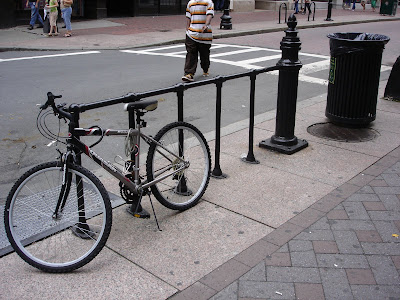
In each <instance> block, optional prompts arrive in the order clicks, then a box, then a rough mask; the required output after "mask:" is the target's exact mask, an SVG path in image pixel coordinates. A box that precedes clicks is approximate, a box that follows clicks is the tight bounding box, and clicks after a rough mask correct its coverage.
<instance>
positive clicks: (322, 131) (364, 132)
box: [307, 122, 380, 143]
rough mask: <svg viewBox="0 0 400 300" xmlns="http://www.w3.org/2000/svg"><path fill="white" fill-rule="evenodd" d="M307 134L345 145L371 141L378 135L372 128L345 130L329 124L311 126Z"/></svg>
mask: <svg viewBox="0 0 400 300" xmlns="http://www.w3.org/2000/svg"><path fill="white" fill-rule="evenodd" d="M307 132H308V133H309V134H312V135H313V136H316V137H319V138H323V139H327V140H333V141H338V142H345V143H360V142H366V141H371V140H373V139H375V138H376V137H378V136H379V135H380V134H379V132H378V131H376V130H374V129H372V128H346V127H341V126H338V125H335V124H332V123H329V122H328V123H317V124H314V125H311V126H309V127H308V128H307Z"/></svg>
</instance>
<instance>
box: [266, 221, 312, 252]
mask: <svg viewBox="0 0 400 300" xmlns="http://www.w3.org/2000/svg"><path fill="white" fill-rule="evenodd" d="M303 230H304V227H302V226H298V225H295V224H292V223H289V222H286V223H285V224H283V225H281V226H279V227H278V228H277V229H275V230H274V231H272V232H271V233H270V234H268V235H266V236H265V237H264V238H263V240H265V241H267V242H270V243H273V244H275V245H277V246H283V245H284V244H286V243H287V242H289V241H290V240H291V239H292V238H294V237H295V236H296V235H298V234H299V233H300V232H302V231H303Z"/></svg>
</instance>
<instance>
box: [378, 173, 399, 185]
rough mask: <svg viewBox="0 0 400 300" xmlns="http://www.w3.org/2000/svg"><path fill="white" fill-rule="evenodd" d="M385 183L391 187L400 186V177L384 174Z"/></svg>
mask: <svg viewBox="0 0 400 300" xmlns="http://www.w3.org/2000/svg"><path fill="white" fill-rule="evenodd" d="M381 176H382V177H383V179H384V180H385V182H386V183H387V184H388V185H389V186H400V177H399V175H397V174H382V175H381Z"/></svg>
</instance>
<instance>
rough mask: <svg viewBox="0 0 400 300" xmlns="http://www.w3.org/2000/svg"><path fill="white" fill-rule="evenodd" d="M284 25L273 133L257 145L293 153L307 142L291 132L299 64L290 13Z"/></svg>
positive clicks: (295, 22)
mask: <svg viewBox="0 0 400 300" xmlns="http://www.w3.org/2000/svg"><path fill="white" fill-rule="evenodd" d="M287 24H288V27H289V28H288V29H287V30H286V31H285V32H286V36H285V37H284V38H283V39H282V42H281V50H282V58H281V59H280V60H279V61H278V63H277V66H278V67H280V69H279V82H278V100H277V109H276V127H275V134H274V135H273V136H272V137H271V138H270V139H267V140H264V141H261V142H260V144H259V146H260V147H262V148H267V149H270V150H274V151H277V152H281V153H284V154H293V153H295V152H297V151H300V150H301V149H303V148H305V147H307V146H308V142H307V141H306V140H298V139H297V137H296V136H295V135H294V127H295V121H296V102H297V88H298V81H299V70H300V68H301V67H302V64H301V62H300V60H299V51H300V48H301V47H300V46H301V42H300V39H299V37H298V36H297V33H298V31H297V30H296V25H297V21H296V17H295V16H294V14H291V15H290V17H289V20H288V22H287Z"/></svg>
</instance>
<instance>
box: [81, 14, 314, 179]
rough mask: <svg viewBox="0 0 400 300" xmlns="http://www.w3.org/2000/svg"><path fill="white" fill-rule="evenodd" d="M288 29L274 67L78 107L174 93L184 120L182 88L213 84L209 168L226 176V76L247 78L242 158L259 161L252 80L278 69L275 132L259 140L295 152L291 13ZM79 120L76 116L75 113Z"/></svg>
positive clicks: (296, 45) (295, 47)
mask: <svg viewBox="0 0 400 300" xmlns="http://www.w3.org/2000/svg"><path fill="white" fill-rule="evenodd" d="M287 24H288V29H287V30H285V33H286V36H285V37H284V38H283V39H282V42H281V47H280V48H281V50H282V58H281V59H280V60H279V62H278V63H277V64H276V66H273V67H265V68H261V69H255V70H250V71H246V72H242V73H238V74H233V75H224V76H218V77H215V78H212V79H206V80H202V81H198V82H191V83H180V84H177V85H174V86H171V87H167V88H162V89H158V90H152V91H147V92H140V93H130V94H127V95H125V96H122V97H117V98H112V99H107V100H103V101H97V102H96V103H88V104H79V105H78V106H79V111H80V112H84V111H86V110H90V109H95V108H100V107H105V106H109V105H114V104H120V103H129V102H134V101H138V100H140V99H143V98H149V97H154V96H159V95H163V94H167V93H176V95H177V101H178V121H183V119H184V111H183V99H184V92H185V91H186V90H188V89H192V88H196V87H200V86H205V85H209V84H215V85H216V108H215V113H216V116H215V119H216V122H215V165H214V169H213V171H212V175H213V177H216V178H225V175H224V174H223V172H222V170H221V166H220V152H221V105H222V86H223V83H224V82H226V81H228V80H234V79H238V78H243V77H249V78H250V100H249V101H250V112H249V145H248V154H247V156H246V157H245V158H242V160H243V161H245V162H248V163H258V161H257V160H256V159H255V157H254V152H253V140H254V106H255V105H254V103H255V81H256V77H257V75H259V74H262V73H268V72H271V71H277V70H278V71H279V82H278V100H277V106H278V107H277V118H276V129H275V134H274V135H273V136H272V137H271V138H270V139H268V140H264V141H262V142H260V144H259V145H260V147H264V148H268V149H270V150H274V151H278V152H281V153H285V154H292V153H295V152H297V151H299V150H301V149H303V148H305V147H307V145H308V144H307V142H306V141H305V140H298V139H297V137H296V136H294V127H295V114H296V102H297V88H298V74H299V70H300V68H301V67H302V64H301V62H300V61H299V59H298V54H299V50H300V45H301V42H300V39H299V38H298V36H297V33H298V31H297V30H296V25H297V21H296V17H295V16H294V15H293V14H292V15H291V16H290V17H289V20H288V22H287ZM131 114H133V112H129V120H131V119H132V120H133V115H131ZM77 120H79V116H77ZM129 123H130V126H134V125H133V124H134V122H129Z"/></svg>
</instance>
